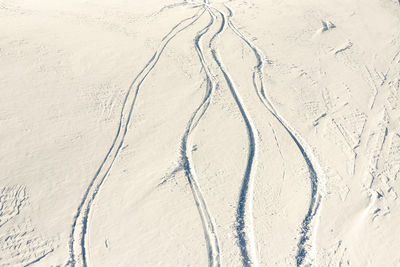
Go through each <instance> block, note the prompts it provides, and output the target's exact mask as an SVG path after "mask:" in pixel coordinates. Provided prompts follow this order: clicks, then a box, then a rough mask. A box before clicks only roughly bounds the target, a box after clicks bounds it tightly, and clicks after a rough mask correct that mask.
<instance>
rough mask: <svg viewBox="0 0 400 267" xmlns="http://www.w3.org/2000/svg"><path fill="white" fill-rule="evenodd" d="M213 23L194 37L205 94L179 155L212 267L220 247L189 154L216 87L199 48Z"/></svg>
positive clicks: (218, 258) (217, 263) (192, 117)
mask: <svg viewBox="0 0 400 267" xmlns="http://www.w3.org/2000/svg"><path fill="white" fill-rule="evenodd" d="M213 24H214V17H212V16H211V17H210V22H209V23H208V25H207V26H206V27H205V28H204V29H202V30H201V31H200V32H199V33H198V34H197V35H196V37H195V40H194V41H195V48H196V52H197V54H198V57H199V60H200V63H201V66H202V69H203V70H204V71H205V73H206V86H207V89H206V93H205V96H204V98H203V100H202V102H201V103H200V105H199V106H198V107H197V109H196V110H195V111H194V112H193V114H192V116H191V118H190V120H189V122H188V124H187V127H186V131H185V134H184V135H183V138H182V143H181V157H182V166H183V169H184V171H185V175H186V177H187V180H188V183H189V185H190V188H191V191H192V194H193V198H194V200H195V202H196V206H197V209H198V211H199V215H200V218H201V222H202V224H203V230H204V236H205V239H206V244H207V250H208V261H209V266H210V267H214V266H217V267H219V266H221V261H220V249H219V242H218V236H217V234H216V227H215V225H214V220H213V218H212V216H211V214H210V212H209V209H208V207H207V203H206V201H205V199H204V197H203V194H202V192H201V189H200V186H199V181H198V178H197V175H196V172H195V169H194V164H193V160H192V156H191V154H192V153H191V152H192V151H191V148H192V142H191V138H190V137H191V133H192V132H193V131H194V129H195V128H196V126H197V125H198V123H199V122H200V120H201V119H202V117H203V116H204V114H205V113H206V111H207V109H208V107H209V104H210V101H211V97H212V93H213V92H214V90H215V88H216V83H215V82H214V79H213V76H212V74H211V73H210V69H209V66H208V64H207V63H206V61H205V58H204V54H203V51H202V48H201V44H200V40H201V38H202V37H203V36H204V35H205V34H206V33H207V32H208V31H209V29H210V27H211V26H212V25H213Z"/></svg>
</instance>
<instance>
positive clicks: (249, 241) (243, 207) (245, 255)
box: [206, 4, 258, 266]
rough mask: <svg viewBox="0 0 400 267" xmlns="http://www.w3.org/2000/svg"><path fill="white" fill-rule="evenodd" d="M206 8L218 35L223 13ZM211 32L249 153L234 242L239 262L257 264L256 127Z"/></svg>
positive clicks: (213, 51)
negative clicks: (217, 24) (215, 19)
mask: <svg viewBox="0 0 400 267" xmlns="http://www.w3.org/2000/svg"><path fill="white" fill-rule="evenodd" d="M206 6H207V7H208V11H209V12H210V14H211V15H212V16H215V14H214V13H213V11H212V9H213V10H215V11H216V12H217V13H219V15H220V17H221V27H220V30H219V31H218V34H220V33H222V32H224V31H225V29H226V16H225V14H224V13H223V12H220V11H219V10H218V9H216V8H214V7H212V6H211V5H208V4H206ZM216 37H217V35H215V36H214V37H213V38H212V39H211V40H210V43H209V48H210V49H211V54H212V57H213V59H214V61H215V63H216V64H217V66H218V68H219V70H220V71H221V72H222V74H223V76H224V79H225V82H226V84H227V85H228V87H229V89H230V92H231V94H232V96H233V98H234V100H235V102H236V105H237V106H238V108H239V111H240V113H241V115H242V118H243V120H244V123H245V125H246V130H247V135H248V141H249V152H248V158H247V165H246V170H245V173H244V176H243V181H242V185H241V188H240V194H239V202H238V207H237V210H236V224H237V225H236V232H237V235H238V242H239V247H240V252H241V256H242V263H243V265H244V266H251V265H254V266H258V260H257V253H256V246H255V238H254V227H253V191H254V189H253V187H254V173H255V171H253V169H254V168H255V166H256V165H257V141H258V135H257V130H256V128H255V127H254V124H253V122H252V120H251V117H250V115H249V113H248V111H247V109H246V107H245V105H244V103H243V100H242V98H241V97H240V94H239V92H238V91H237V89H236V86H235V84H234V82H233V80H232V78H231V76H230V74H229V73H228V72H227V70H226V69H225V66H224V64H223V62H222V60H221V58H220V56H219V53H218V51H217V49H216V47H215V40H216Z"/></svg>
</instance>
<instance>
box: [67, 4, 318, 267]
mask: <svg viewBox="0 0 400 267" xmlns="http://www.w3.org/2000/svg"><path fill="white" fill-rule="evenodd" d="M191 3H192V4H194V3H195V2H194V1H193V2H191ZM198 6H203V7H204V9H203V11H202V12H200V11H198V12H197V13H196V14H195V15H193V16H192V17H189V18H186V19H184V20H182V21H180V22H179V23H178V24H176V25H175V26H174V27H173V28H172V29H171V30H170V31H169V32H168V33H167V34H166V35H165V36H164V37H163V38H162V40H161V44H160V46H159V48H158V49H157V51H156V52H155V53H154V55H153V56H152V57H151V59H150V60H149V61H148V62H147V64H146V65H145V67H144V68H143V69H142V70H141V71H140V72H139V74H138V75H137V76H136V77H135V79H134V80H133V82H132V83H131V85H130V87H129V89H128V91H127V93H126V95H125V98H124V101H123V104H122V109H121V114H120V121H119V125H118V129H117V133H116V136H115V138H114V140H113V143H112V145H111V147H110V149H109V151H108V152H107V154H106V156H105V158H104V160H103V161H102V163H101V165H100V167H99V168H98V170H97V172H96V173H95V175H94V177H93V178H92V180H91V182H90V184H89V186H88V188H87V189H86V191H85V194H84V196H83V198H82V200H81V203H80V205H79V207H78V209H77V213H76V215H75V217H74V221H73V224H72V230H71V234H70V242H69V254H70V259H69V261H68V262H67V264H66V265H71V266H75V265H76V264H81V265H83V266H87V255H86V243H87V240H86V238H87V235H86V234H87V230H88V221H89V215H90V211H91V207H92V204H93V202H94V200H95V197H96V196H97V194H98V192H99V190H100V188H101V186H102V184H103V183H104V181H105V180H106V178H107V176H108V174H109V172H110V170H111V168H112V166H113V164H114V161H115V159H116V158H117V156H118V153H119V151H120V149H121V147H122V145H123V143H124V139H125V136H126V134H127V131H128V127H129V124H130V120H131V116H132V112H133V107H134V105H135V103H136V99H137V96H138V93H139V89H140V86H141V85H142V83H143V82H144V80H145V79H146V77H147V76H148V74H149V73H150V72H151V71H152V70H153V68H154V67H155V66H156V64H157V63H158V61H159V59H160V57H161V55H162V53H163V51H164V49H165V48H166V46H167V45H168V43H169V42H170V41H171V40H172V39H173V38H174V37H175V36H176V35H177V34H178V33H180V32H182V31H184V30H185V29H186V28H188V27H189V26H192V25H193V24H194V23H195V22H196V21H197V20H198V19H199V18H200V17H201V16H202V15H203V14H204V13H205V11H208V13H209V15H210V22H209V23H208V25H207V26H206V27H205V28H203V29H202V30H201V31H200V32H198V33H197V35H196V37H195V39H194V41H195V49H196V52H197V55H198V57H199V60H200V63H201V65H202V69H203V70H204V71H205V76H206V84H207V85H206V86H207V88H206V92H205V96H204V98H203V100H202V102H201V103H200V105H199V106H198V107H197V108H196V110H195V111H194V112H193V114H192V116H191V118H190V120H189V121H188V123H187V127H186V130H185V133H184V135H183V137H182V141H181V161H182V165H183V168H184V171H185V175H186V177H187V180H188V183H189V185H190V188H191V191H192V194H193V198H194V200H195V203H196V206H197V209H198V211H199V215H200V218H201V221H202V225H203V230H204V235H205V239H206V245H207V250H208V260H209V266H212V267H213V266H220V265H221V260H220V248H219V241H218V236H217V233H216V227H215V225H214V219H213V217H212V215H211V213H210V212H209V209H208V206H207V203H206V201H205V199H204V197H203V194H202V191H201V189H200V185H199V181H198V178H197V175H196V172H195V169H194V167H193V165H194V164H193V162H192V155H191V152H192V151H191V147H192V142H191V133H192V132H193V131H194V130H195V128H196V127H197V125H198V124H199V122H200V120H201V119H202V117H203V116H204V114H205V113H206V111H207V109H208V107H209V105H210V101H211V98H212V94H213V92H214V91H215V90H216V88H217V87H218V82H216V79H215V77H214V76H213V74H212V73H211V70H210V67H209V65H208V64H207V62H206V60H205V57H204V54H203V50H202V48H201V44H200V41H201V39H202V37H203V36H204V35H205V34H206V33H207V32H208V31H209V29H210V28H211V26H212V25H214V22H215V21H216V20H217V17H218V16H217V15H215V13H214V12H213V11H212V10H214V11H216V12H217V13H218V14H219V16H220V18H221V25H220V27H219V29H218V30H217V32H216V33H215V34H214V35H213V36H212V38H211V39H210V41H209V43H208V48H209V49H210V52H211V55H212V58H213V60H214V61H215V63H216V64H217V66H218V69H219V70H220V71H221V73H222V74H223V77H224V80H225V82H226V83H227V85H228V87H229V89H230V92H231V94H232V96H233V98H234V100H235V102H236V104H237V106H238V108H239V111H240V113H241V116H242V118H243V120H244V123H245V125H246V130H247V135H248V141H249V151H248V159H247V165H246V169H245V173H244V176H243V181H242V185H241V188H240V194H239V201H238V207H237V210H236V232H237V237H238V243H239V247H240V252H241V257H242V264H243V265H244V266H258V260H257V253H256V245H255V237H254V223H253V220H254V218H253V192H254V175H255V168H256V165H257V152H258V135H257V129H256V128H255V126H254V124H253V122H252V120H251V117H250V115H249V113H248V111H247V109H246V106H245V105H244V103H243V100H242V98H241V96H240V94H239V92H238V91H237V89H236V87H235V84H234V82H233V80H232V78H231V76H230V74H229V73H228V72H227V70H226V69H225V66H224V64H223V62H222V60H221V58H220V55H219V53H218V50H217V48H216V46H215V41H216V39H217V38H218V37H219V36H220V34H222V33H223V32H224V31H225V30H226V28H227V25H228V26H229V28H230V29H231V30H232V31H233V32H234V34H235V35H237V36H238V37H239V38H240V39H241V40H242V41H244V42H245V43H246V44H247V46H248V47H249V48H250V49H251V50H252V51H253V53H254V55H255V57H256V60H257V64H256V66H254V70H253V76H252V79H253V86H254V88H255V90H256V92H257V96H258V98H259V100H260V101H261V103H262V104H263V105H264V106H265V108H267V110H268V111H269V112H270V113H271V114H272V115H273V116H274V117H275V118H276V119H277V120H278V122H279V123H280V124H281V126H282V127H283V128H284V129H285V130H286V131H287V133H288V134H289V136H290V137H291V138H292V140H293V141H294V143H295V144H296V146H297V147H298V149H299V150H300V152H301V154H302V156H303V158H304V160H305V162H306V164H307V167H308V171H309V174H310V181H311V200H310V205H309V208H308V211H307V214H306V216H305V218H304V220H303V222H302V224H301V237H300V241H299V242H298V245H297V247H298V252H297V255H296V263H297V266H302V265H312V264H316V262H315V256H316V255H315V254H316V253H315V251H316V244H315V239H316V229H317V228H318V223H319V212H320V209H319V207H320V205H321V201H322V198H323V192H324V181H325V175H324V173H323V171H322V168H321V167H320V165H319V163H318V161H317V159H316V157H315V155H314V153H313V151H312V149H311V147H310V146H309V145H308V144H307V143H306V142H305V141H304V139H303V138H302V137H301V135H299V134H298V133H297V132H296V131H295V130H294V128H292V127H291V125H290V124H289V123H288V122H287V121H286V120H285V119H284V118H283V117H282V116H280V114H279V113H278V112H277V110H276V108H275V106H274V105H273V104H272V101H271V100H270V98H269V97H268V95H267V94H266V92H265V89H264V82H263V76H264V72H263V71H264V56H263V53H262V52H261V50H260V49H258V48H257V47H256V46H255V45H254V44H253V43H252V42H251V41H250V40H249V39H248V38H246V37H245V36H244V35H243V34H242V33H241V32H240V31H239V30H238V29H237V27H236V26H235V24H234V23H233V22H232V20H231V19H232V17H233V11H232V9H231V8H230V7H228V6H227V5H225V4H224V6H225V7H226V9H227V10H228V13H229V14H228V15H225V13H224V12H222V11H220V10H219V9H217V8H215V7H213V6H212V5H210V3H209V1H207V0H204V1H203V3H202V4H201V5H198ZM198 6H196V7H198Z"/></svg>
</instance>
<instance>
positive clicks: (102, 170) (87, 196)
mask: <svg viewBox="0 0 400 267" xmlns="http://www.w3.org/2000/svg"><path fill="white" fill-rule="evenodd" d="M204 12H205V11H203V12H202V13H201V14H199V13H200V11H199V12H197V13H196V14H195V15H193V16H192V17H189V18H186V19H184V20H182V21H180V22H179V23H178V24H177V25H175V26H174V27H173V28H172V30H171V31H170V32H168V33H167V34H166V35H165V36H164V37H163V38H162V41H161V44H160V46H159V48H158V49H157V51H156V52H155V53H154V55H153V56H152V57H151V59H150V60H149V61H148V62H147V64H146V65H145V67H144V68H143V69H142V70H141V71H140V72H139V73H138V74H137V76H136V77H135V78H134V80H133V81H132V83H131V85H130V86H129V89H128V91H127V93H126V95H125V99H124V101H123V104H122V109H121V114H120V121H119V125H118V129H117V133H116V136H115V138H114V141H113V143H112V145H111V147H110V149H109V151H108V152H107V154H106V156H105V158H104V160H103V161H102V163H101V165H100V167H99V168H98V169H97V171H96V173H95V175H94V177H93V178H92V180H91V181H90V183H89V186H88V187H87V189H86V191H85V193H84V195H83V198H82V200H81V203H80V205H79V206H78V209H77V212H76V215H75V217H74V221H73V224H72V229H71V233H70V241H69V254H70V259H69V261H68V262H67V264H66V265H67V266H68V265H71V266H75V265H76V264H77V261H78V263H79V264H81V265H83V266H85V267H86V266H87V259H86V247H85V243H86V240H85V238H86V233H87V227H88V220H89V213H90V210H91V206H92V204H93V201H94V199H95V197H96V195H97V193H98V192H99V190H100V187H101V186H102V184H103V183H104V181H105V179H106V177H107V176H108V174H109V172H110V170H111V168H112V166H113V164H114V161H115V159H116V158H117V156H118V153H119V151H120V149H121V147H122V145H123V143H124V139H125V136H126V134H127V131H128V127H129V124H130V120H131V117H132V112H133V107H134V105H135V103H136V99H137V96H138V93H139V89H140V86H141V85H142V83H143V82H144V80H145V79H146V77H147V75H148V74H149V73H150V72H151V70H153V68H154V67H155V66H156V64H157V63H158V60H159V59H160V57H161V55H162V53H163V51H164V49H165V48H166V46H167V45H168V43H169V42H170V41H171V40H172V39H173V38H174V37H175V36H176V35H177V34H179V33H180V32H182V31H184V30H185V29H186V28H188V27H190V26H191V25H193V24H194V23H195V22H196V21H197V20H198V19H199V17H200V16H201V15H202V14H203V13H204ZM186 21H189V23H187V24H186V25H185V24H184V23H185V22H186ZM133 88H135V92H134V94H133V95H132V94H131V92H132V89H133ZM128 103H129V104H128ZM127 111H129V112H128V113H127ZM126 113H127V114H126ZM121 133H122V134H121ZM118 142H119V144H118V146H116V145H117V143H118ZM83 210H84V212H82V211H83ZM77 226H78V229H76V228H77ZM77 230H79V231H77ZM77 240H78V242H79V244H77ZM76 258H78V260H76Z"/></svg>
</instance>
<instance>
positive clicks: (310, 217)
mask: <svg viewBox="0 0 400 267" xmlns="http://www.w3.org/2000/svg"><path fill="white" fill-rule="evenodd" d="M225 7H226V8H227V10H228V12H229V15H228V25H229V27H230V28H231V29H232V31H233V32H234V33H235V34H236V35H237V36H238V37H239V38H241V39H242V40H243V41H244V42H245V43H246V44H247V45H248V46H249V48H250V49H251V50H252V51H253V53H254V55H255V57H256V60H257V65H256V66H255V67H254V71H253V85H254V88H255V90H256V92H257V95H258V97H259V99H260V101H261V102H262V104H263V105H264V106H265V107H266V108H267V109H268V111H269V112H270V113H271V114H272V115H273V116H274V117H275V118H276V119H277V120H278V122H279V123H280V124H281V125H282V126H283V128H284V129H285V130H286V131H287V133H288V134H289V135H290V137H291V138H292V140H293V141H294V143H295V144H296V146H297V147H298V149H299V150H300V152H301V154H302V156H303V158H304V160H305V162H306V164H307V167H308V171H309V174H310V182H311V201H310V205H309V208H308V211H307V214H306V216H305V218H304V220H303V222H302V225H301V237H300V241H299V243H298V245H297V247H298V252H297V255H296V263H297V266H301V265H303V264H304V265H312V264H313V263H315V256H316V255H315V254H316V244H315V239H316V230H317V228H318V223H319V212H320V209H319V207H320V205H321V201H322V197H323V195H324V191H325V174H324V172H323V170H322V168H321V166H320V164H319V162H318V160H317V158H316V156H315V155H314V153H313V151H312V149H311V147H310V146H309V145H308V144H307V142H306V141H305V140H304V139H303V138H302V137H301V135H300V134H299V133H297V131H296V130H295V129H294V128H292V127H291V126H290V124H289V123H288V122H287V121H286V120H285V119H284V118H283V117H282V116H281V115H280V114H279V113H278V111H277V110H276V108H275V107H274V105H273V104H272V101H271V100H270V99H269V97H268V95H267V94H266V93H265V90H264V82H263V76H264V72H263V71H264V56H263V53H262V52H261V50H260V49H259V48H257V47H256V46H255V45H254V44H253V43H252V42H251V41H250V40H249V39H248V38H246V37H245V36H244V35H243V34H242V33H241V32H240V31H239V30H238V29H237V28H236V26H235V25H234V24H233V22H232V20H231V18H232V17H233V11H232V9H230V8H229V7H228V6H227V5H225ZM257 79H258V83H259V86H257ZM313 224H314V225H313ZM312 227H313V228H314V229H313V230H314V232H313V233H310V231H311V228H312ZM310 239H311V240H310ZM307 248H308V249H307ZM309 254H311V255H309Z"/></svg>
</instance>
